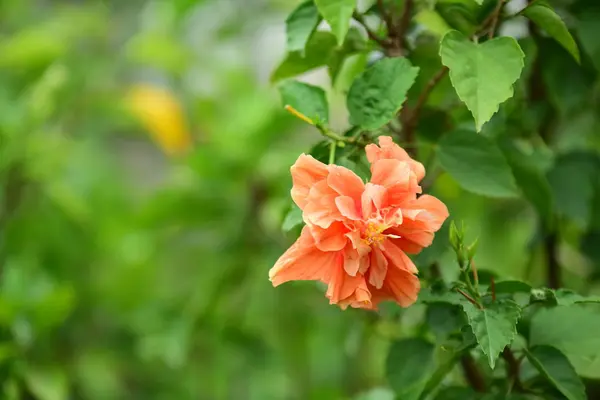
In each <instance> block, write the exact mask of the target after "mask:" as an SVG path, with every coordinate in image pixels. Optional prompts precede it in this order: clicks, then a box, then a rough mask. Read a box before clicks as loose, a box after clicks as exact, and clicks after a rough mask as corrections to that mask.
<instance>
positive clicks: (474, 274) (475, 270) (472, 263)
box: [471, 260, 479, 285]
mask: <svg viewBox="0 0 600 400" xmlns="http://www.w3.org/2000/svg"><path fill="white" fill-rule="evenodd" d="M471 271H472V272H473V280H474V281H475V285H479V274H478V273H477V267H476V266H475V261H473V260H471Z"/></svg>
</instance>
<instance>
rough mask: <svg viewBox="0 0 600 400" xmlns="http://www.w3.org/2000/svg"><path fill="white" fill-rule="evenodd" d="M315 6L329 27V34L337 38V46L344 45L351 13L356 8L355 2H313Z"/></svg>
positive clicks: (337, 0) (351, 0)
mask: <svg viewBox="0 0 600 400" xmlns="http://www.w3.org/2000/svg"><path fill="white" fill-rule="evenodd" d="M315 4H316V6H317V8H318V9H319V12H320V13H321V16H323V19H325V21H327V23H328V24H329V26H330V27H331V32H333V34H334V35H335V37H336V38H337V43H338V45H341V44H342V43H344V39H345V38H346V34H347V33H348V29H349V28H350V20H351V19H352V13H354V9H355V8H356V0H315Z"/></svg>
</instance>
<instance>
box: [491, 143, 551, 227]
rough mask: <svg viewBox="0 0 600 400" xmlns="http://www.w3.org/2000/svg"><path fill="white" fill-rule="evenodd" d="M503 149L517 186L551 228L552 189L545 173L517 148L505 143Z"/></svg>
mask: <svg viewBox="0 0 600 400" xmlns="http://www.w3.org/2000/svg"><path fill="white" fill-rule="evenodd" d="M501 149H502V151H503V154H504V156H505V157H506V159H507V161H508V163H509V165H510V167H511V169H512V173H513V175H514V177H515V180H516V182H517V185H519V188H520V189H521V190H522V191H523V194H524V195H525V197H526V198H527V199H528V200H529V201H530V202H531V204H532V205H533V206H534V207H535V208H536V210H537V212H538V213H539V215H540V217H541V218H542V220H544V221H545V223H546V225H547V226H551V224H552V216H553V208H554V204H553V199H552V189H551V187H550V183H549V182H548V179H547V178H546V176H545V175H544V173H543V171H541V170H540V169H539V168H538V167H537V166H536V165H535V164H534V163H533V162H532V161H531V160H530V157H528V156H527V155H525V154H523V152H522V151H520V150H519V149H517V147H516V146H514V145H512V144H509V143H503V145H502V146H501Z"/></svg>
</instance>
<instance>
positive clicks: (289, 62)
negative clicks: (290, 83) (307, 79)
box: [271, 32, 336, 82]
mask: <svg viewBox="0 0 600 400" xmlns="http://www.w3.org/2000/svg"><path fill="white" fill-rule="evenodd" d="M335 49H336V39H335V36H333V35H332V34H331V33H329V32H315V33H314V34H313V35H312V36H311V38H310V39H309V41H308V43H307V44H306V48H305V50H304V51H292V52H289V53H288V54H287V55H286V56H285V58H284V60H283V61H282V62H281V64H279V66H278V67H277V68H276V69H275V70H274V71H273V73H272V74H271V82H277V81H280V80H282V79H286V78H292V77H294V76H298V75H301V74H304V73H305V72H308V71H312V70H313V69H316V68H319V67H323V66H325V65H327V62H328V61H329V59H330V58H331V57H332V55H333V54H334V53H335Z"/></svg>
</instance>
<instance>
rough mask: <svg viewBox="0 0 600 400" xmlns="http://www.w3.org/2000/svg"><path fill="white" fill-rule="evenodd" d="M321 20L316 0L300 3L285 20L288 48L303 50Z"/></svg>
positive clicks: (289, 49) (290, 49)
mask: <svg viewBox="0 0 600 400" xmlns="http://www.w3.org/2000/svg"><path fill="white" fill-rule="evenodd" d="M319 21H321V17H320V16H319V10H317V7H316V6H315V2H314V0H307V1H304V2H302V3H300V4H299V5H298V7H296V8H295V9H294V11H292V13H291V14H290V15H289V16H288V17H287V19H286V20H285V26H286V35H287V50H288V51H290V52H293V51H300V52H303V51H304V48H305V47H306V43H308V39H310V36H311V35H312V34H313V32H314V31H315V29H316V28H317V25H319Z"/></svg>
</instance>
